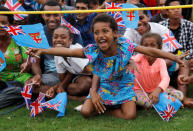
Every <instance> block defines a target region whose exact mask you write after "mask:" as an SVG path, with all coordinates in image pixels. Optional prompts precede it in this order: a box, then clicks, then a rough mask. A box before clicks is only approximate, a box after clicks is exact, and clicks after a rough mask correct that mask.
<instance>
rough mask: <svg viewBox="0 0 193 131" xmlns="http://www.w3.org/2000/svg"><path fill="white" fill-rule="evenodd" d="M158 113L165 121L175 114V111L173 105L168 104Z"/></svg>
mask: <svg viewBox="0 0 193 131" xmlns="http://www.w3.org/2000/svg"><path fill="white" fill-rule="evenodd" d="M159 114H160V115H161V116H162V118H163V119H164V120H165V121H169V120H170V118H171V117H173V116H174V115H175V114H176V111H175V109H174V107H173V106H171V105H169V104H168V105H167V107H166V109H165V110H164V111H160V112H159Z"/></svg>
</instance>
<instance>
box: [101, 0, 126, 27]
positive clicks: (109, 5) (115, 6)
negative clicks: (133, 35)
mask: <svg viewBox="0 0 193 131" xmlns="http://www.w3.org/2000/svg"><path fill="white" fill-rule="evenodd" d="M105 6H106V9H122V4H120V3H113V2H112V3H111V2H105ZM107 14H109V15H110V16H112V17H113V18H114V19H115V20H116V22H117V24H118V27H119V28H120V29H122V28H125V24H124V21H123V17H122V13H121V12H107Z"/></svg>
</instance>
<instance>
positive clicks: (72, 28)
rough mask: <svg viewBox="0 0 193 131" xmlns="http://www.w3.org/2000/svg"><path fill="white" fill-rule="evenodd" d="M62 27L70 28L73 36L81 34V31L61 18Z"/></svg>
mask: <svg viewBox="0 0 193 131" xmlns="http://www.w3.org/2000/svg"><path fill="white" fill-rule="evenodd" d="M61 25H64V26H66V27H68V28H69V29H70V31H71V32H72V33H73V34H80V31H79V30H78V29H76V28H75V27H73V26H72V25H71V24H70V23H68V22H67V21H66V20H65V19H64V18H61Z"/></svg>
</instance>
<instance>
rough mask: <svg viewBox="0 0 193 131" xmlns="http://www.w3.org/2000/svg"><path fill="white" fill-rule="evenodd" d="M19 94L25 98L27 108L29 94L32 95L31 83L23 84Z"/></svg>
mask: <svg viewBox="0 0 193 131" xmlns="http://www.w3.org/2000/svg"><path fill="white" fill-rule="evenodd" d="M21 95H22V96H23V98H24V100H25V104H26V107H27V109H29V106H30V101H31V96H32V84H28V85H25V86H24V87H23V88H22V90H21Z"/></svg>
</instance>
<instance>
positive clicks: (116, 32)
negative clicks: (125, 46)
mask: <svg viewBox="0 0 193 131" xmlns="http://www.w3.org/2000/svg"><path fill="white" fill-rule="evenodd" d="M113 37H114V40H116V39H117V38H118V31H117V30H116V31H113Z"/></svg>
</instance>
